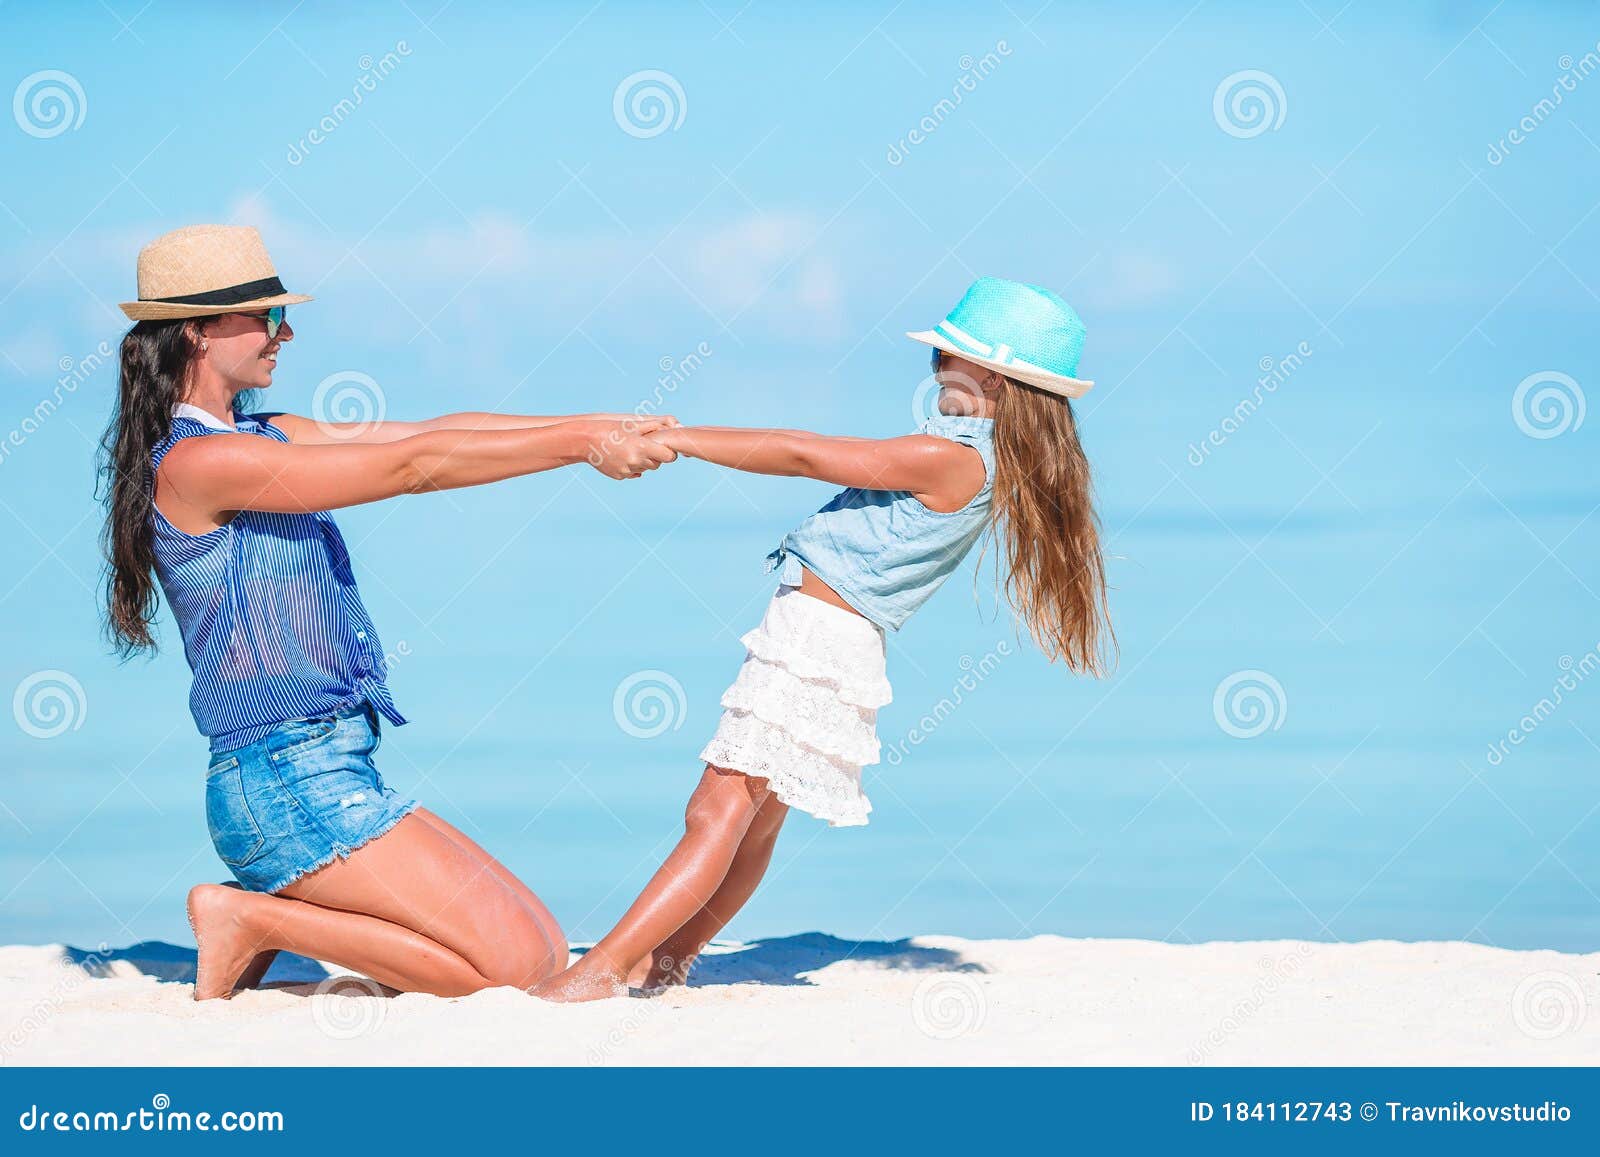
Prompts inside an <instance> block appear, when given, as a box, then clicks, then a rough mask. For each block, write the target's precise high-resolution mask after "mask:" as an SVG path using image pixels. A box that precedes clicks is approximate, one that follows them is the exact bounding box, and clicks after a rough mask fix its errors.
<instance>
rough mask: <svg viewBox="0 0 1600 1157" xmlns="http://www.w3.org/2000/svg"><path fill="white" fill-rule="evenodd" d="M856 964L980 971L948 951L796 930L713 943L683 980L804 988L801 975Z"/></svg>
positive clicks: (700, 984) (694, 985)
mask: <svg viewBox="0 0 1600 1157" xmlns="http://www.w3.org/2000/svg"><path fill="white" fill-rule="evenodd" d="M845 960H852V961H859V962H860V963H861V964H863V965H865V966H868V967H871V968H884V969H898V970H903V971H907V972H983V971H985V969H984V967H983V965H981V964H977V963H974V962H972V961H969V960H964V959H963V958H962V956H961V953H959V952H957V951H955V950H953V949H950V948H934V947H931V946H929V945H925V944H913V943H911V941H909V940H841V939H840V938H839V937H837V936H829V935H826V934H825V933H822V932H802V933H801V934H800V935H798V936H783V937H779V938H777V939H773V940H753V941H751V942H749V943H748V944H738V945H727V946H722V945H717V944H716V943H715V942H713V947H712V949H711V950H710V951H708V952H707V953H706V954H705V955H703V956H702V957H701V958H700V962H699V963H698V964H697V965H696V966H695V970H694V973H693V975H692V976H691V977H690V978H689V985H690V987H692V988H701V987H706V986H709V985H720V984H752V983H754V984H772V985H796V984H810V983H811V981H810V980H809V979H807V978H806V977H805V976H803V975H802V973H808V972H815V971H816V970H817V969H819V968H826V967H827V966H828V965H830V964H836V963H839V962H840V961H845Z"/></svg>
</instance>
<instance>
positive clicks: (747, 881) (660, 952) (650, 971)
mask: <svg viewBox="0 0 1600 1157" xmlns="http://www.w3.org/2000/svg"><path fill="white" fill-rule="evenodd" d="M788 814H789V805H788V804H786V803H784V802H783V801H782V800H781V799H779V798H778V797H777V796H775V795H772V794H770V793H769V794H768V795H767V798H766V799H765V800H764V801H762V804H761V807H760V808H759V809H757V811H756V815H755V818H754V819H753V820H751V821H750V828H749V830H748V831H746V832H745V835H744V840H743V841H742V842H741V843H740V844H739V850H738V851H737V852H736V853H735V854H734V857H733V863H732V864H730V865H729V866H728V874H727V875H726V876H724V877H723V880H722V886H721V887H719V888H718V889H717V890H716V892H715V893H713V894H712V897H711V899H709V900H707V901H706V904H705V907H703V908H701V909H700V911H698V912H696V913H695V914H694V915H693V916H691V917H689V919H688V921H687V922H686V923H685V924H684V925H683V927H681V928H679V929H678V930H677V931H676V932H674V933H673V934H672V935H671V936H669V937H667V939H666V941H665V942H664V943H662V944H661V945H660V946H659V947H658V948H657V949H656V950H655V951H654V952H653V953H651V956H650V959H649V961H648V962H647V966H646V971H645V972H644V974H643V976H642V977H641V979H640V981H639V987H641V988H667V987H670V986H672V985H678V984H684V983H686V982H687V981H688V979H689V970H690V969H691V968H693V967H694V962H695V960H696V959H697V958H698V957H699V955H700V953H701V952H702V951H704V949H705V946H706V945H707V944H709V943H710V942H711V939H712V937H714V936H716V934H717V933H718V932H721V931H722V930H723V928H725V927H727V924H728V921H730V920H732V919H733V917H734V915H735V914H737V913H738V911H739V909H741V908H743V907H744V905H745V902H746V901H747V900H749V899H750V897H751V896H752V895H754V894H755V890H756V886H757V885H758V884H760V883H761V878H762V877H763V876H765V875H766V873H767V865H768V864H770V863H771V862H772V850H773V848H775V847H776V846H777V844H778V833H779V832H780V831H782V830H783V821H784V819H785V818H787V816H788Z"/></svg>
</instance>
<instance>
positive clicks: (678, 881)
mask: <svg viewBox="0 0 1600 1157" xmlns="http://www.w3.org/2000/svg"><path fill="white" fill-rule="evenodd" d="M767 795H768V791H767V781H766V780H764V779H753V778H751V777H749V776H746V775H744V774H742V773H740V772H737V771H729V770H727V769H725V768H719V767H712V766H710V765H707V767H706V770H705V774H704V775H702V776H701V778H700V785H699V787H697V788H695V792H694V795H693V796H691V797H690V798H689V806H688V809H687V810H686V812H685V814H684V835H683V838H682V839H681V840H679V841H678V845H677V847H675V848H673V849H672V853H671V854H670V855H668V856H667V859H666V862H665V863H663V864H662V865H661V867H660V868H659V869H657V871H656V874H655V875H654V876H652V877H650V882H649V883H648V884H647V885H645V889H644V891H643V892H641V893H640V894H639V898H638V899H637V900H635V901H634V902H633V905H632V906H631V907H630V908H629V909H628V910H627V912H626V913H624V914H623V917H622V919H621V920H619V921H618V922H617V926H616V927H615V928H613V929H612V930H611V931H610V932H608V933H606V935H605V938H604V939H602V940H601V941H600V943H598V944H596V945H595V946H594V947H593V948H591V949H590V950H589V951H588V952H586V953H585V954H584V955H583V957H582V958H581V959H579V960H578V962H577V963H576V964H574V965H572V967H570V968H568V969H567V970H566V971H565V972H563V973H562V974H561V975H559V976H556V977H554V978H552V979H550V980H547V981H545V982H544V983H543V984H540V985H538V986H537V987H535V988H534V989H533V995H535V996H540V997H543V998H544V999H546V1000H560V1001H577V1000H601V999H604V998H606V997H610V996H622V995H624V994H625V993H626V992H627V987H626V979H627V975H628V971H629V969H630V968H631V967H632V966H633V965H634V964H635V963H637V962H638V961H639V960H640V959H641V958H643V957H644V955H645V954H646V953H648V952H649V951H651V949H653V948H654V947H655V946H656V945H657V944H660V943H662V942H663V941H665V940H666V939H667V938H668V937H669V936H671V935H672V934H673V933H674V932H676V931H677V930H678V929H679V928H680V927H682V926H683V924H684V922H685V921H686V920H688V919H689V918H690V917H692V916H693V915H694V914H695V913H696V912H698V911H699V910H700V909H701V908H702V907H704V906H705V904H706V902H707V901H708V900H710V899H711V897H712V895H713V894H715V892H716V891H717V889H718V888H719V887H721V885H722V881H723V879H724V878H725V877H726V876H727V874H728V868H729V866H730V865H731V864H732V863H733V859H734V855H735V853H737V852H738V850H739V845H740V842H741V841H742V840H743V839H744V835H745V832H746V831H748V830H749V827H750V822H751V820H753V819H754V818H755V815H756V811H757V809H758V808H759V807H760V806H761V803H762V801H763V800H765V799H766V797H767Z"/></svg>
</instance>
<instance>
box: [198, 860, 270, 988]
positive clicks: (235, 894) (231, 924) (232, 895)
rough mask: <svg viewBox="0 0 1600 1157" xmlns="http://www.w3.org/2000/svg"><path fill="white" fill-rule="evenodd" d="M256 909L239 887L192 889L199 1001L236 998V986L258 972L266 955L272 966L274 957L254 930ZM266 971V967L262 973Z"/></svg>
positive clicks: (209, 886)
mask: <svg viewBox="0 0 1600 1157" xmlns="http://www.w3.org/2000/svg"><path fill="white" fill-rule="evenodd" d="M252 907H253V903H252V897H251V896H250V894H249V893H248V892H242V891H239V890H238V889H235V888H227V887H223V886H222V885H220V884H199V885H197V886H195V887H193V888H191V889H189V927H191V928H192V929H194V942H195V945H196V946H197V947H198V948H199V959H198V963H197V964H196V966H195V977H194V998H195V999H196V1000H216V999H218V998H222V997H228V996H232V995H233V990H234V988H235V986H236V985H237V984H238V983H239V982H240V980H241V979H243V978H245V977H246V976H247V974H249V973H251V972H253V971H254V970H255V966H256V965H257V963H259V961H260V959H261V957H262V956H266V957H267V964H271V962H272V960H271V955H269V952H268V951H266V950H263V949H262V947H261V944H260V942H259V941H258V940H257V938H256V935H255V933H254V932H253V931H252V930H251V928H250V924H249V913H250V910H251V908H252ZM266 970H267V969H266V965H262V966H261V972H262V973H265V972H266ZM256 979H257V980H259V979H260V977H259V976H257V978H256Z"/></svg>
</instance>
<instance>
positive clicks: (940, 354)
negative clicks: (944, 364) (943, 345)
mask: <svg viewBox="0 0 1600 1157" xmlns="http://www.w3.org/2000/svg"><path fill="white" fill-rule="evenodd" d="M942 357H944V351H943V350H941V349H935V350H934V351H933V358H932V361H933V372H934V373H938V372H939V359H940V358H942Z"/></svg>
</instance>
